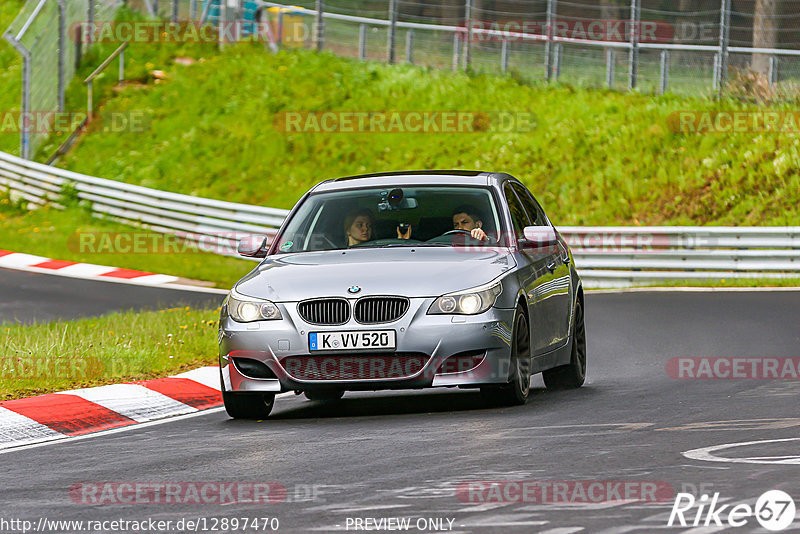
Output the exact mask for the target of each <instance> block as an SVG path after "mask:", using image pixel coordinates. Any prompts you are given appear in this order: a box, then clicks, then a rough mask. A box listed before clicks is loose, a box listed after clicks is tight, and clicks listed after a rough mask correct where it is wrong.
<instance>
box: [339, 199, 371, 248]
mask: <svg viewBox="0 0 800 534" xmlns="http://www.w3.org/2000/svg"><path fill="white" fill-rule="evenodd" d="M374 221H375V218H374V217H373V216H372V212H371V211H370V210H368V209H366V208H365V209H359V210H355V211H351V212H350V213H348V214H347V216H346V217H345V218H344V234H345V237H346V238H347V246H348V247H352V246H355V245H360V244H361V243H366V242H367V241H369V240H370V239H372V223H373V222H374Z"/></svg>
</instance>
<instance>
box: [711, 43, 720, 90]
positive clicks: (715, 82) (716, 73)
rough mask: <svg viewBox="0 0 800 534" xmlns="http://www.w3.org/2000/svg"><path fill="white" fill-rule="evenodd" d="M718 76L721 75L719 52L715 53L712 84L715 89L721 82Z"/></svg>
mask: <svg viewBox="0 0 800 534" xmlns="http://www.w3.org/2000/svg"><path fill="white" fill-rule="evenodd" d="M718 76H719V52H717V53H716V54H714V70H713V76H712V78H711V84H712V86H713V87H714V89H715V90H716V89H717V87H718V86H719V85H718V84H719V78H718Z"/></svg>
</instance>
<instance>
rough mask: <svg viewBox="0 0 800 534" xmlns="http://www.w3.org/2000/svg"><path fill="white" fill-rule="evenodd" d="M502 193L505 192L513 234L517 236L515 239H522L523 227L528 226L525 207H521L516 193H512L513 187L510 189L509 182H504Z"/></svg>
mask: <svg viewBox="0 0 800 534" xmlns="http://www.w3.org/2000/svg"><path fill="white" fill-rule="evenodd" d="M503 193H504V194H505V197H506V202H508V209H509V211H511V220H512V222H513V223H514V234H515V235H516V236H517V239H522V238H523V237H524V233H523V229H524V228H525V227H526V226H529V223H528V216H527V215H526V214H525V208H523V207H522V204H521V203H520V201H519V199H518V198H517V195H516V194H514V191H513V189H511V184H509V183H506V185H505V187H503Z"/></svg>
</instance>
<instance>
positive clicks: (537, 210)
mask: <svg viewBox="0 0 800 534" xmlns="http://www.w3.org/2000/svg"><path fill="white" fill-rule="evenodd" d="M513 188H514V191H516V192H517V195H518V196H519V199H520V200H521V201H522V205H523V206H525V211H527V212H528V216H529V217H530V221H531V224H530V225H531V226H547V225H548V224H547V217H545V215H544V211H543V210H542V208H541V207H540V206H539V204H537V203H536V200H534V198H533V196H532V195H531V194H530V192H529V191H528V190H527V189H525V188H524V187H522V186H520V185H519V184H514V185H513Z"/></svg>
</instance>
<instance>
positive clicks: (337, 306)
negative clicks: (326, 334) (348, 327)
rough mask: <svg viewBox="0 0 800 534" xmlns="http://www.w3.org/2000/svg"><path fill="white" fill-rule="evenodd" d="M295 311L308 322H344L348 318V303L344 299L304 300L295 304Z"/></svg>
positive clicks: (319, 323)
mask: <svg viewBox="0 0 800 534" xmlns="http://www.w3.org/2000/svg"><path fill="white" fill-rule="evenodd" d="M297 313H299V314H300V317H302V318H303V320H304V321H305V322H307V323H309V324H318V325H339V324H345V323H346V322H347V321H349V320H350V304H349V303H348V302H347V301H346V300H345V299H317V300H306V301H303V302H301V303H300V304H298V305H297Z"/></svg>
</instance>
